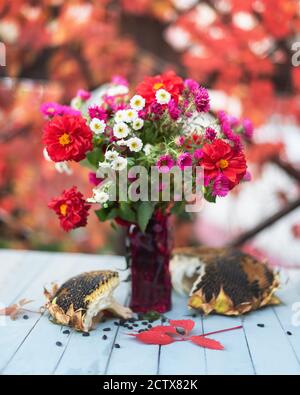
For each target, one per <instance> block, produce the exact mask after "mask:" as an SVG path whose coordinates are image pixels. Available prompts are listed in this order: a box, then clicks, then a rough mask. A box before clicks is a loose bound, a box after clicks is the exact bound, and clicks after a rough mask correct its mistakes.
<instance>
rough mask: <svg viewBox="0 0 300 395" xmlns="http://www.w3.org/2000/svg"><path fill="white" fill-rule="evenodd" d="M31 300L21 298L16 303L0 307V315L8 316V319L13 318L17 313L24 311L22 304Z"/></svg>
mask: <svg viewBox="0 0 300 395" xmlns="http://www.w3.org/2000/svg"><path fill="white" fill-rule="evenodd" d="M31 302H33V301H32V300H28V299H21V300H20V301H19V302H18V303H14V304H12V305H10V306H8V307H5V308H4V309H0V315H6V316H9V317H10V319H12V320H15V319H16V318H17V316H18V315H19V314H21V313H22V312H24V311H26V309H24V308H23V306H24V305H25V304H28V303H31Z"/></svg>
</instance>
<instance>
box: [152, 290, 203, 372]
mask: <svg viewBox="0 0 300 395" xmlns="http://www.w3.org/2000/svg"><path fill="white" fill-rule="evenodd" d="M172 302H173V308H172V311H171V312H168V313H166V316H167V317H168V318H171V319H178V320H179V319H189V318H191V317H189V316H190V315H191V314H192V312H191V310H189V309H188V308H187V298H186V297H182V296H179V295H178V294H176V293H175V292H174V293H173V295H172ZM193 320H194V321H195V322H196V325H195V328H194V329H193V333H194V334H201V333H202V319H201V316H200V315H199V316H197V317H196V318H193ZM205 371H206V363H205V352H204V349H203V348H201V347H199V346H196V345H195V344H192V343H191V342H184V343H183V342H176V343H172V344H169V345H167V346H162V347H161V351H160V360H159V374H174V375H179V374H205Z"/></svg>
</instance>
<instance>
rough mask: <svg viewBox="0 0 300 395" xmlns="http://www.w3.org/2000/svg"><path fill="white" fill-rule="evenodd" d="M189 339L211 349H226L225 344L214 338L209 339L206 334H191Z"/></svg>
mask: <svg viewBox="0 0 300 395" xmlns="http://www.w3.org/2000/svg"><path fill="white" fill-rule="evenodd" d="M188 340H190V341H192V342H193V343H195V344H197V345H198V346H200V347H203V348H210V349H211V350H224V346H223V345H222V344H221V343H220V342H218V341H217V340H214V339H209V338H208V337H204V336H201V335H200V336H191V337H189V338H188Z"/></svg>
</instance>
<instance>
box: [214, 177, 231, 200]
mask: <svg viewBox="0 0 300 395" xmlns="http://www.w3.org/2000/svg"><path fill="white" fill-rule="evenodd" d="M229 190H230V185H229V180H228V178H226V177H225V176H224V175H223V174H222V173H220V174H219V175H218V176H217V177H216V178H215V181H214V185H213V191H212V194H213V195H214V196H222V197H224V196H226V195H227V194H228V192H229Z"/></svg>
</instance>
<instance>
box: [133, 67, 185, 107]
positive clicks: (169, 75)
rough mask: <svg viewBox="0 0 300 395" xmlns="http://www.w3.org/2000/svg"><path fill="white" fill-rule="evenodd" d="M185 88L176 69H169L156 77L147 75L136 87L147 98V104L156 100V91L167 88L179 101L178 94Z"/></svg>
mask: <svg viewBox="0 0 300 395" xmlns="http://www.w3.org/2000/svg"><path fill="white" fill-rule="evenodd" d="M183 88H184V85H183V81H182V79H181V78H180V77H178V76H177V75H176V74H175V73H174V71H168V72H166V73H164V74H161V75H156V76H154V77H145V79H144V81H142V82H141V83H140V84H139V85H138V86H137V87H136V92H137V93H138V94H139V95H141V96H142V97H143V98H144V99H145V100H146V104H147V105H149V104H151V103H153V102H156V98H155V93H156V91H158V90H159V89H165V90H166V91H167V92H169V93H170V94H171V96H172V99H174V100H175V102H176V103H177V102H178V96H179V95H180V94H181V92H182V90H183Z"/></svg>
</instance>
